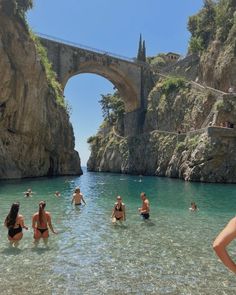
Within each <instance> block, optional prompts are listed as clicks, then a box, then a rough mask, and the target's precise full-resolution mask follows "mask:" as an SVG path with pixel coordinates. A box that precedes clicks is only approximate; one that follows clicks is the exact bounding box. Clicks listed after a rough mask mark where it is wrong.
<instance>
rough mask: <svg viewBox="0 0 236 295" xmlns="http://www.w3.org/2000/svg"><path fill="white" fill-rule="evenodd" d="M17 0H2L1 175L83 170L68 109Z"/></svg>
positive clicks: (4, 177)
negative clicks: (18, 10) (52, 83)
mask: <svg viewBox="0 0 236 295" xmlns="http://www.w3.org/2000/svg"><path fill="white" fill-rule="evenodd" d="M11 2H13V1H4V0H1V1H0V68H1V71H0V89H1V90H0V151H1V152H0V179H10V178H23V177H37V176H46V175H69V174H81V167H80V159H79V155H78V153H77V152H76V151H75V150H74V135H73V130H72V126H71V124H70V123H69V117H68V115H67V113H66V111H65V109H64V108H63V107H62V106H60V105H58V103H57V102H56V100H55V96H56V94H55V91H54V89H53V88H52V87H49V85H48V81H47V79H46V75H45V70H44V67H43V66H42V63H41V60H40V56H39V55H38V53H37V50H36V46H35V44H34V42H33V40H32V39H31V37H30V35H29V32H28V29H27V27H26V25H25V23H24V21H23V20H22V18H21V17H19V15H18V14H17V13H16V11H15V9H14V6H9V3H10V4H12V3H11Z"/></svg>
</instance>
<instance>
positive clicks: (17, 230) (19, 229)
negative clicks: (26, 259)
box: [4, 201, 57, 247]
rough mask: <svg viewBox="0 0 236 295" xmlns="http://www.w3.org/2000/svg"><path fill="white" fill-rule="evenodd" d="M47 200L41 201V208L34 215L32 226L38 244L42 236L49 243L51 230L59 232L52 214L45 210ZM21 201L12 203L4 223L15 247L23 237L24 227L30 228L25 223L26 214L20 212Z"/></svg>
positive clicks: (35, 241) (10, 240) (9, 238)
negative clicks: (53, 224)
mask: <svg viewBox="0 0 236 295" xmlns="http://www.w3.org/2000/svg"><path fill="white" fill-rule="evenodd" d="M45 207H46V202H45V201H40V202H39V209H38V212H36V213H35V214H34V215H33V217H32V228H33V231H34V243H35V245H37V244H38V243H39V240H40V239H41V238H42V239H43V241H44V243H45V245H47V241H48V237H49V230H48V228H50V230H51V231H52V232H53V233H54V234H57V232H56V231H55V230H54V228H53V226H52V222H51V215H50V213H49V212H48V211H46V210H45ZM19 209H20V203H18V202H16V203H13V204H12V205H11V208H10V211H9V213H8V215H7V217H6V219H5V222H4V225H5V226H6V227H7V229H8V240H9V242H10V244H11V245H12V246H13V247H17V246H18V244H19V241H20V240H21V239H22V237H23V229H25V230H28V226H26V225H25V223H24V216H23V215H21V214H19Z"/></svg>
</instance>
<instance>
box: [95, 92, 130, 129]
mask: <svg viewBox="0 0 236 295" xmlns="http://www.w3.org/2000/svg"><path fill="white" fill-rule="evenodd" d="M101 97H102V98H101V100H100V101H99V103H100V105H101V107H102V114H103V117H104V119H105V120H107V121H108V122H109V123H110V124H113V123H114V122H116V121H117V120H118V119H122V118H123V115H124V112H125V107H124V101H123V100H122V99H121V97H120V96H119V93H118V92H117V91H116V92H115V93H114V94H110V93H108V94H106V95H103V94H102V95H101Z"/></svg>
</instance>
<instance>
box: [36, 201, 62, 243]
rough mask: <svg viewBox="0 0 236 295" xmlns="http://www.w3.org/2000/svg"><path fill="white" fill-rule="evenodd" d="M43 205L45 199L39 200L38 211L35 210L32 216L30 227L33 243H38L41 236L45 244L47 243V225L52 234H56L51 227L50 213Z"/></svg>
mask: <svg viewBox="0 0 236 295" xmlns="http://www.w3.org/2000/svg"><path fill="white" fill-rule="evenodd" d="M45 207H46V202H45V201H41V202H39V211H38V212H36V213H35V214H34V215H33V217H32V227H33V230H34V243H35V245H37V244H38V242H39V240H40V239H41V238H42V239H43V241H44V243H45V245H47V242H48V237H49V231H48V227H49V228H50V230H51V231H52V232H53V233H54V234H57V232H56V231H55V230H54V229H53V226H52V221H51V214H50V212H48V211H45Z"/></svg>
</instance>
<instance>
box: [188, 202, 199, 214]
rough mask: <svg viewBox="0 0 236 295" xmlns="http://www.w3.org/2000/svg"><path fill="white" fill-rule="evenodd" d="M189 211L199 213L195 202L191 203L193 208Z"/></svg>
mask: <svg viewBox="0 0 236 295" xmlns="http://www.w3.org/2000/svg"><path fill="white" fill-rule="evenodd" d="M189 211H192V212H193V211H198V207H197V204H196V203H195V202H191V207H190V208H189Z"/></svg>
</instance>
